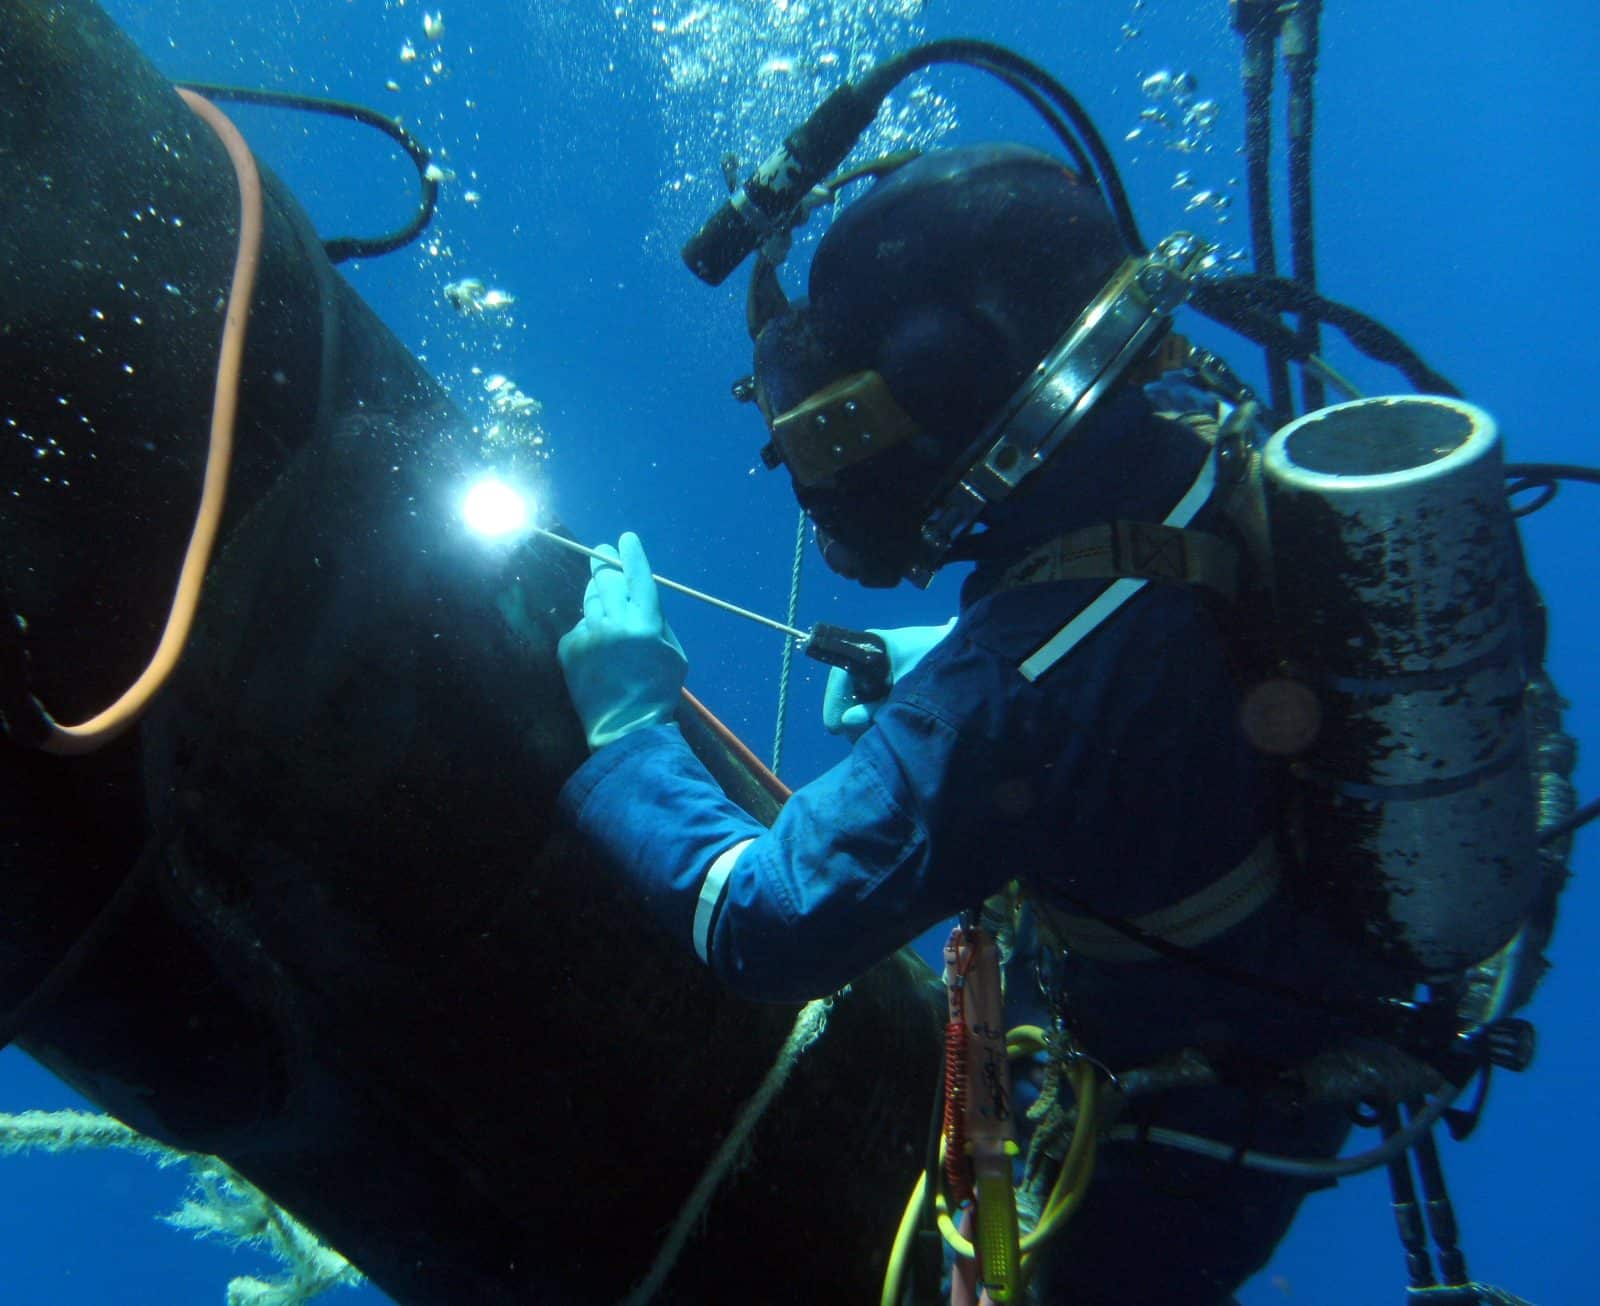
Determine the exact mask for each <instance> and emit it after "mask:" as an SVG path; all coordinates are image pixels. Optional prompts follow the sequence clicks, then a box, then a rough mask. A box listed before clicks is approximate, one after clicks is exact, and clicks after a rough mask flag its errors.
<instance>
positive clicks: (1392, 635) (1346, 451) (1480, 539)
mask: <svg viewBox="0 0 1600 1306" xmlns="http://www.w3.org/2000/svg"><path fill="white" fill-rule="evenodd" d="M1261 469H1262V481H1263V485H1262V489H1263V494H1264V497H1265V509H1266V522H1267V526H1266V529H1267V538H1268V546H1269V547H1268V554H1269V557H1270V567H1271V588H1272V605H1273V610H1274V620H1273V625H1274V627H1275V630H1276V640H1277V647H1278V651H1279V652H1280V653H1281V655H1282V657H1283V659H1284V663H1285V665H1286V667H1287V670H1288V674H1289V676H1290V677H1291V679H1292V680H1293V681H1295V682H1298V683H1299V684H1300V685H1303V686H1305V687H1306V688H1308V689H1309V690H1310V691H1311V693H1312V694H1313V695H1314V697H1315V700H1316V710H1315V713H1314V716H1315V718H1317V720H1316V722H1315V724H1314V725H1313V726H1312V729H1311V730H1310V731H1309V732H1308V733H1309V734H1312V735H1314V737H1313V738H1311V739H1310V742H1309V744H1308V746H1307V747H1306V748H1305V749H1304V751H1302V752H1300V753H1299V755H1298V756H1297V757H1296V758H1295V759H1294V760H1293V761H1292V762H1291V764H1290V774H1291V776H1292V781H1291V783H1290V786H1289V790H1290V792H1289V795H1288V813H1287V816H1286V827H1287V833H1288V837H1289V844H1290V850H1289V851H1290V853H1291V867H1292V869H1291V870H1290V871H1289V878H1290V882H1291V883H1292V884H1293V886H1294V887H1295V889H1296V891H1297V892H1298V893H1299V894H1300V895H1301V896H1302V897H1303V898H1304V899H1306V900H1307V901H1308V902H1309V903H1310V904H1311V905H1312V906H1313V908H1314V909H1316V910H1319V911H1321V912H1323V913H1324V914H1331V915H1332V917H1333V918H1334V919H1335V921H1336V923H1337V924H1339V925H1341V926H1343V927H1344V928H1345V929H1346V930H1347V932H1351V933H1355V934H1357V935H1359V936H1360V937H1361V938H1363V939H1364V940H1365V942H1366V944H1367V945H1368V946H1369V947H1372V948H1375V949H1376V951H1377V953H1378V954H1379V955H1381V956H1382V957H1383V958H1384V960H1385V961H1387V962H1390V963H1392V964H1395V965H1398V966H1399V967H1401V968H1402V969H1403V970H1406V971H1408V972H1410V973H1415V974H1417V975H1418V977H1419V978H1421V977H1428V976H1439V975H1442V974H1446V973H1458V972H1460V971H1461V970H1462V969H1463V968H1465V967H1468V966H1471V965H1472V964H1474V963H1476V962H1478V961H1481V960H1482V959H1483V958H1485V957H1487V956H1489V955H1490V954H1491V953H1493V952H1494V951H1496V950H1497V949H1498V948H1500V947H1501V946H1502V945H1504V944H1505V943H1506V942H1507V940H1509V939H1510V938H1511V936H1512V935H1513V934H1514V933H1515V932H1516V930H1517V927H1518V926H1519V925H1520V924H1521V922H1522V921H1523V920H1524V918H1525V917H1526V916H1527V914H1528V911H1529V909H1530V907H1531V906H1532V905H1533V902H1534V900H1535V898H1536V897H1537V895H1538V893H1539V890H1540V888H1541V882H1542V871H1541V869H1540V863H1539V858H1538V855H1537V848H1536V842H1535V825H1536V820H1535V795H1534V791H1533V787H1532V786H1531V785H1530V784H1529V779H1528V777H1529V731H1528V724H1527V718H1526V712H1525V705H1524V690H1525V687H1526V685H1527V683H1528V667H1527V660H1528V659H1527V652H1526V650H1527V647H1528V641H1529V633H1530V632H1529V631H1528V630H1526V629H1525V618H1524V612H1525V594H1526V590H1525V586H1526V581H1525V579H1524V575H1525V573H1524V570H1523V566H1522V560H1521V557H1520V552H1519V548H1518V544H1517V537H1516V532H1515V527H1514V523H1513V520H1512V517H1511V512H1510V507H1509V505H1508V503H1507V500H1506V495H1505V490H1504V470H1503V463H1502V457H1501V445H1500V438H1499V433H1498V431H1497V429H1496V426H1495V423H1494V420H1493V419H1492V418H1491V417H1490V416H1489V414H1487V413H1485V412H1484V411H1483V410H1482V409H1479V408H1476V407H1474V406H1473V405H1471V404H1468V403H1465V402H1462V401H1461V400H1457V399H1449V398H1444V397H1441V396H1436V395H1407V396H1401V397H1390V398H1374V399H1361V400H1356V401H1354V402H1350V403H1343V404H1338V405H1334V406H1332V407H1328V408H1323V409H1319V410H1318V411H1316V412H1313V413H1308V414H1306V415H1305V416H1303V417H1301V418H1299V419H1297V420H1296V421H1294V422H1291V423H1289V424H1288V425H1287V426H1285V427H1283V428H1282V429H1281V430H1279V431H1278V432H1277V433H1276V434H1275V435H1273V436H1272V437H1271V438H1270V439H1269V440H1268V442H1267V444H1266V447H1265V449H1264V451H1263V452H1262V455H1261Z"/></svg>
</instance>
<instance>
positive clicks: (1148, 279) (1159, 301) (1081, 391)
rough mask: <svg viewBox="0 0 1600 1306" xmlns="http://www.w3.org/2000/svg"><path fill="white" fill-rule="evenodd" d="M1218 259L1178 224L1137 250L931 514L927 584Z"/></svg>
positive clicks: (915, 573) (919, 574)
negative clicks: (1138, 254)
mask: <svg viewBox="0 0 1600 1306" xmlns="http://www.w3.org/2000/svg"><path fill="white" fill-rule="evenodd" d="M1213 260H1214V253H1213V249H1212V247H1211V246H1210V245H1209V244H1207V243H1206V242H1205V241H1203V240H1201V239H1199V238H1198V237H1197V236H1193V235H1191V234H1190V233H1188V232H1186V231H1179V232H1174V233H1173V234H1172V235H1170V236H1168V237H1167V238H1166V239H1165V240H1163V241H1162V242H1161V243H1160V244H1159V245H1157V246H1156V247H1155V249H1154V250H1152V251H1151V252H1150V253H1149V254H1146V255H1143V256H1141V257H1138V258H1131V259H1129V260H1127V262H1125V263H1124V264H1123V265H1122V266H1121V267H1120V268H1118V269H1117V271H1116V273H1115V274H1114V275H1113V276H1112V278H1111V280H1110V281H1109V282H1107V283H1106V286H1105V288H1104V289H1103V290H1101V292H1100V293H1099V294H1098V295H1096V296H1095V298H1094V299H1093V300H1092V301H1091V302H1090V304H1089V306H1088V307H1087V308H1085V309H1084V311H1083V312H1082V313H1081V314H1080V315H1079V316H1078V319H1077V321H1075V322H1074V323H1073V324H1072V325H1071V326H1070V327H1069V328H1068V329H1067V331H1066V333H1065V334H1064V335H1062V337H1061V338H1060V339H1059V340H1058V341H1057V342H1056V344H1055V347H1054V348H1053V349H1051V351H1050V352H1049V353H1048V354H1047V355H1045V357H1044V359H1043V360H1042V361H1041V362H1040V363H1039V365H1038V366H1037V367H1036V368H1034V370H1033V373H1032V374H1031V375H1030V376H1029V377H1028V379H1027V380H1026V381H1024V382H1023V384H1022V385H1021V386H1020V387H1019V388H1018V389H1017V392H1016V393H1015V394H1014V395H1013V396H1012V397H1011V399H1010V401H1009V402H1008V403H1007V404H1006V406H1005V407H1004V408H1003V409H1001V411H1000V412H999V414H998V415H997V416H996V417H995V418H994V420H993V421H991V422H990V423H989V425H988V426H987V427H985V428H984V431H983V433H982V434H981V435H980V436H979V437H978V439H977V441H976V442H975V448H976V451H977V452H976V456H975V457H974V458H972V459H970V460H969V461H968V463H967V466H966V468H965V470H964V471H963V472H962V473H961V475H960V476H959V477H958V478H957V479H956V480H955V482H954V483H953V484H951V485H949V486H948V488H946V489H945V490H944V491H943V492H942V493H940V494H938V495H936V496H935V500H934V503H933V506H932V507H931V508H930V509H929V511H928V512H927V514H926V515H925V517H924V519H923V526H922V550H921V553H920V555H919V557H918V558H917V560H916V562H915V563H914V564H913V566H912V567H911V568H910V569H909V575H910V578H911V580H913V581H914V582H915V583H916V584H918V585H927V584H928V582H929V581H930V580H931V579H932V577H933V573H934V572H935V571H936V570H937V569H938V566H939V564H940V562H941V561H942V560H943V557H944V555H945V553H946V552H947V551H948V550H949V548H950V546H951V544H953V543H954V542H955V541H956V540H957V539H958V538H959V537H960V536H961V535H962V534H963V533H965V532H966V531H967V530H968V529H969V528H970V527H971V526H972V524H973V523H974V522H976V521H977V520H978V518H979V517H980V516H981V515H982V513H983V512H984V510H985V509H986V508H988V507H989V506H990V505H991V504H993V503H995V502H998V501H999V500H1001V499H1004V498H1006V497H1007V496H1008V495H1010V494H1011V492H1012V491H1013V490H1015V489H1016V488H1017V486H1019V485H1020V484H1022V482H1023V481H1025V480H1026V479H1027V478H1028V477H1029V476H1032V475H1033V474H1034V473H1035V472H1037V471H1038V470H1039V469H1040V468H1041V467H1043V466H1044V465H1045V464H1046V463H1047V462H1049V461H1050V459H1051V458H1052V457H1053V456H1054V455H1055V454H1056V452H1057V451H1058V450H1059V449H1060V448H1061V447H1062V445H1063V444H1064V443H1065V441H1066V439H1067V437H1068V436H1069V435H1070V434H1071V433H1072V431H1073V429H1074V428H1075V427H1076V426H1077V425H1078V423H1079V422H1081V421H1082V420H1083V418H1084V417H1085V416H1087V415H1088V413H1089V411H1090V410H1091V409H1092V408H1093V407H1094V405H1095V404H1096V402H1098V401H1099V399H1100V397H1101V396H1102V395H1103V394H1104V393H1105V392H1106V391H1107V390H1108V389H1110V387H1111V386H1112V385H1113V384H1115V382H1116V381H1117V380H1118V379H1119V378H1120V377H1121V376H1122V375H1123V373H1124V372H1126V371H1127V369H1128V368H1129V367H1131V366H1132V365H1133V364H1134V363H1135V362H1136V361H1137V360H1138V359H1139V358H1140V357H1142V356H1143V354H1144V352H1145V350H1146V348H1147V346H1148V345H1149V344H1150V341H1151V338H1152V337H1153V336H1155V335H1156V334H1157V332H1158V331H1159V330H1160V329H1161V328H1162V327H1164V326H1165V324H1166V322H1167V320H1168V319H1169V318H1171V316H1172V314H1173V313H1174V312H1176V311H1177V309H1178V308H1179V307H1180V306H1181V305H1182V304H1183V303H1184V301H1185V300H1187V299H1188V298H1189V295H1190V293H1191V292H1192V291H1193V288H1194V283H1195V280H1196V278H1197V277H1198V276H1199V275H1200V274H1201V273H1202V272H1203V271H1204V270H1205V269H1207V268H1208V267H1209V266H1210V265H1211V263H1212V262H1213Z"/></svg>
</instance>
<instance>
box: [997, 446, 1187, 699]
mask: <svg viewBox="0 0 1600 1306" xmlns="http://www.w3.org/2000/svg"><path fill="white" fill-rule="evenodd" d="M1216 483H1217V469H1216V464H1215V461H1214V460H1213V458H1212V457H1211V455H1210V454H1209V453H1208V454H1207V455H1206V459H1205V461H1204V462H1203V463H1202V464H1201V466H1200V474H1199V475H1198V476H1196V477H1195V479H1194V484H1192V485H1191V486H1190V487H1189V488H1188V490H1187V491H1186V492H1185V493H1184V496H1183V498H1181V499H1179V500H1178V503H1177V506H1176V507H1175V508H1173V510H1172V511H1171V512H1169V513H1168V514H1167V516H1166V519H1165V520H1164V521H1163V522H1162V525H1164V526H1180V527H1181V526H1187V525H1188V524H1189V523H1190V522H1192V521H1193V520H1194V519H1195V516H1196V514H1198V513H1199V511H1200V509H1202V508H1203V507H1205V505H1206V501H1207V500H1208V499H1210V498H1211V491H1212V489H1213V488H1215V486H1216ZM1148 584H1149V581H1144V580H1129V579H1126V578H1124V579H1122V580H1117V581H1112V583H1111V584H1110V585H1108V586H1106V588H1105V589H1104V590H1102V591H1101V593H1100V597H1099V598H1097V599H1095V601H1094V602H1093V603H1091V604H1089V605H1088V607H1086V608H1084V609H1083V610H1082V611H1081V612H1079V613H1078V615H1077V616H1075V617H1073V619H1072V620H1071V621H1069V622H1067V624H1066V625H1065V626H1063V627H1061V629H1060V630H1058V631H1056V633H1055V634H1054V635H1052V636H1050V638H1049V639H1047V640H1046V641H1045V642H1044V643H1043V644H1041V645H1040V646H1039V647H1038V648H1037V649H1035V650H1034V651H1033V652H1032V653H1030V654H1029V655H1028V657H1027V658H1026V659H1025V660H1024V661H1023V663H1022V666H1021V667H1020V668H1019V669H1020V670H1021V672H1022V675H1023V678H1024V679H1025V680H1029V681H1034V680H1037V679H1039V677H1040V676H1042V675H1044V673H1045V672H1047V671H1049V670H1050V668H1051V667H1053V666H1055V664H1056V663H1058V662H1059V661H1061V659H1062V658H1064V657H1066V656H1067V654H1068V653H1070V652H1072V650H1073V649H1074V648H1076V647H1077V646H1078V645H1079V644H1080V643H1081V642H1082V641H1083V640H1084V639H1086V638H1087V637H1088V636H1089V634H1090V633H1091V632H1092V631H1093V630H1094V629H1095V628H1096V627H1097V626H1099V625H1100V623H1101V622H1103V621H1104V620H1105V619H1106V618H1107V617H1109V616H1110V615H1111V614H1112V613H1113V612H1115V611H1116V610H1117V609H1118V608H1120V607H1121V606H1122V605H1123V604H1124V603H1126V602H1127V601H1128V600H1129V599H1131V598H1132V597H1133V596H1134V595H1135V594H1137V593H1138V592H1139V591H1140V590H1142V589H1143V588H1144V587H1145V586H1146V585H1148Z"/></svg>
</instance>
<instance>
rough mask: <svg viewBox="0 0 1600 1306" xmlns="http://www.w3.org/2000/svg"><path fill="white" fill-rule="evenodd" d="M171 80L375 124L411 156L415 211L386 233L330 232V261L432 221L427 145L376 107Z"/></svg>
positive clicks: (401, 238)
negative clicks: (414, 174) (417, 186)
mask: <svg viewBox="0 0 1600 1306" xmlns="http://www.w3.org/2000/svg"><path fill="white" fill-rule="evenodd" d="M176 85H177V86H179V87H180V88H187V89H188V90H190V91H193V92H195V93H196V94H198V95H203V96H205V97H206V98H207V99H209V100H231V101H233V102H235V103H237V104H255V105H261V106H264V107H266V108H271V109H296V110H299V111H300V112H302V113H322V114H327V115H328V116H330V117H334V118H348V119H349V120H350V121H351V122H358V123H361V124H363V125H364V126H367V127H376V128H377V129H378V130H379V131H381V132H382V133H383V134H384V135H385V136H388V137H389V138H390V139H391V140H393V141H394V142H395V144H397V145H398V146H399V147H400V148H401V149H402V150H404V151H405V152H406V154H407V155H409V156H410V159H411V162H412V163H413V164H415V165H416V169H417V179H418V181H419V182H420V183H421V187H422V189H421V194H420V195H419V197H418V200H417V211H416V213H415V214H414V215H413V216H412V218H411V220H410V221H409V222H408V223H406V225H405V226H403V227H400V228H398V229H397V230H395V231H392V232H390V233H389V234H388V235H387V236H370V237H359V236H335V237H334V238H333V239H331V240H324V241H323V242H322V248H323V252H324V253H326V254H327V256H328V261H329V262H330V263H343V262H345V261H346V260H347V259H352V258H373V257H376V256H377V255H379V254H389V253H392V252H393V251H395V250H397V249H399V248H401V247H402V246H403V245H408V244H410V243H411V242H412V241H413V240H415V239H416V238H417V237H418V236H420V235H421V234H422V232H423V231H424V230H425V229H426V228H427V226H428V224H429V223H430V222H432V221H433V214H434V210H435V209H436V208H437V207H438V202H439V181H438V178H437V177H436V176H435V175H434V174H433V173H432V172H430V170H429V164H430V162H431V159H432V156H431V154H430V153H429V151H428V148H427V146H425V145H423V144H422V143H421V142H420V141H419V140H417V138H416V137H415V136H413V135H412V134H411V133H410V132H408V131H407V130H406V129H405V128H404V127H403V126H401V125H400V124H399V123H398V122H396V121H395V120H394V119H393V118H390V117H387V116H385V115H384V114H381V113H379V112H378V111H377V110H376V109H369V108H367V107H366V106H365V105H362V104H350V103H348V102H346V101H344V100H328V99H323V98H322V97H320V96H315V95H296V94H291V93H289V92H286V91H265V90H260V89H258V88H256V87H250V86H224V85H222V84H220V83H217V82H178V83H176Z"/></svg>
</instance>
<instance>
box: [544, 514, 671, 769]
mask: <svg viewBox="0 0 1600 1306" xmlns="http://www.w3.org/2000/svg"><path fill="white" fill-rule="evenodd" d="M599 551H600V552H602V553H604V554H606V556H607V557H609V558H612V559H615V560H616V562H617V564H618V566H608V565H607V564H606V563H604V562H601V561H599V560H598V559H595V560H594V561H592V562H591V563H590V576H589V588H588V589H586V590H585V591H584V592H583V620H582V621H580V622H578V624H577V625H576V626H574V627H573V628H572V629H571V630H569V631H568V632H567V633H566V634H565V635H563V636H562V637H561V643H560V644H558V645H557V646H556V656H557V657H559V658H560V659H561V670H562V673H563V674H564V675H565V676H566V678H567V693H569V694H571V695H572V705H573V707H575V708H577V710H578V716H579V718H580V719H581V720H582V721H583V728H584V731H585V732H586V733H587V734H588V736H589V747H590V748H591V749H595V748H603V747H605V745H607V744H609V743H612V742H613V741H615V740H618V739H621V738H622V737H623V736H624V735H626V734H630V733H631V732H633V731H635V730H641V729H643V728H644V727H645V726H653V725H658V724H660V723H661V722H663V721H670V720H672V717H673V714H674V713H675V712H676V711H677V710H678V698H679V695H680V693H681V691H682V689H683V679H684V676H685V675H686V674H687V673H688V670H689V660H688V658H686V657H685V656H684V654H683V646H682V645H681V644H679V643H678V637H677V636H676V635H674V634H673V633H672V628H671V627H670V626H668V625H667V622H666V618H665V617H663V616H662V615H661V592H660V590H659V589H657V587H656V582H655V579H654V578H653V577H652V576H651V575H650V560H649V559H648V558H646V557H645V556H644V545H642V544H640V543H639V537H638V536H637V535H635V534H634V533H633V532H632V531H627V532H625V533H624V534H623V536H622V538H621V539H620V540H618V541H617V547H616V548H615V549H613V548H611V546H610V545H604V546H602V547H601V549H600V550H599ZM619 567H620V570H619Z"/></svg>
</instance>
